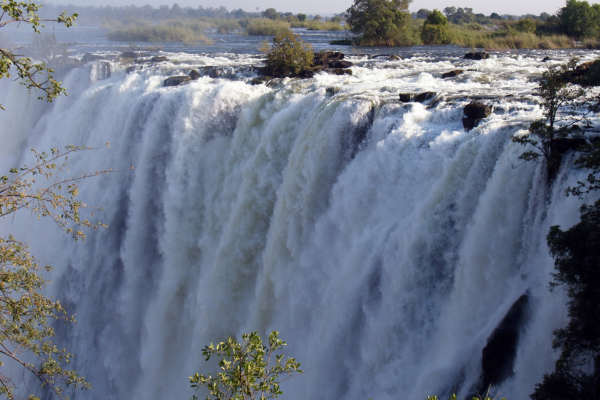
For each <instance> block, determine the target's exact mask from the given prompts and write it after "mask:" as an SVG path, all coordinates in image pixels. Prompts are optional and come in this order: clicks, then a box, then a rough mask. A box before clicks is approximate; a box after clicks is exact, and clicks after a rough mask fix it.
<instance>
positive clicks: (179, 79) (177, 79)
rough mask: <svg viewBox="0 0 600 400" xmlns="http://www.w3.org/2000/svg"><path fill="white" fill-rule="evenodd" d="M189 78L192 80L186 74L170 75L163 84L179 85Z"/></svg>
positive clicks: (189, 79)
mask: <svg viewBox="0 0 600 400" xmlns="http://www.w3.org/2000/svg"><path fill="white" fill-rule="evenodd" d="M191 80H192V78H190V77H189V76H187V75H183V76H170V77H168V78H167V79H165V86H179V85H181V84H182V83H185V82H189V81H191Z"/></svg>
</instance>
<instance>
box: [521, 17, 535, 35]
mask: <svg viewBox="0 0 600 400" xmlns="http://www.w3.org/2000/svg"><path fill="white" fill-rule="evenodd" d="M536 29H537V26H536V25H535V22H533V21H532V20H531V19H529V18H525V19H520V20H519V22H517V30H518V31H521V32H529V33H533V32H535V30H536Z"/></svg>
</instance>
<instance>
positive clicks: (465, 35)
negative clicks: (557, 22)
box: [449, 25, 575, 50]
mask: <svg viewBox="0 0 600 400" xmlns="http://www.w3.org/2000/svg"><path fill="white" fill-rule="evenodd" d="M449 42H450V44H455V45H461V46H465V47H470V48H472V49H475V48H483V49H486V50H512V49H543V50H551V49H567V48H573V47H575V42H574V41H573V40H572V39H571V38H569V37H568V36H565V35H547V36H543V35H540V36H538V35H536V34H535V33H531V32H520V31H516V30H512V29H506V30H497V31H491V30H489V29H477V30H475V29H469V27H461V26H456V25H451V26H450V30H449Z"/></svg>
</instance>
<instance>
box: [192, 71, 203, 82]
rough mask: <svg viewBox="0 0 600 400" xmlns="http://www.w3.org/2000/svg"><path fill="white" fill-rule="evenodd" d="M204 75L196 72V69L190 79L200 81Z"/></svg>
mask: <svg viewBox="0 0 600 400" xmlns="http://www.w3.org/2000/svg"><path fill="white" fill-rule="evenodd" d="M201 76H202V75H200V72H198V71H196V70H195V69H193V70H192V72H190V78H191V79H192V80H193V81H197V80H198V79H200V77H201Z"/></svg>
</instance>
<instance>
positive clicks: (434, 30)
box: [421, 10, 448, 44]
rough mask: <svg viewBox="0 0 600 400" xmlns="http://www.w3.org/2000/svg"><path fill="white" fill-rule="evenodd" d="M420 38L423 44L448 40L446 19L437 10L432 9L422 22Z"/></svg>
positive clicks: (441, 42) (440, 42)
mask: <svg viewBox="0 0 600 400" xmlns="http://www.w3.org/2000/svg"><path fill="white" fill-rule="evenodd" d="M421 40H423V43H425V44H444V43H447V41H448V19H447V18H446V17H445V16H444V14H442V13H441V12H440V11H439V10H433V11H432V12H431V13H430V14H429V15H428V16H427V19H426V20H425V22H424V23H423V30H422V31H421Z"/></svg>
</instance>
